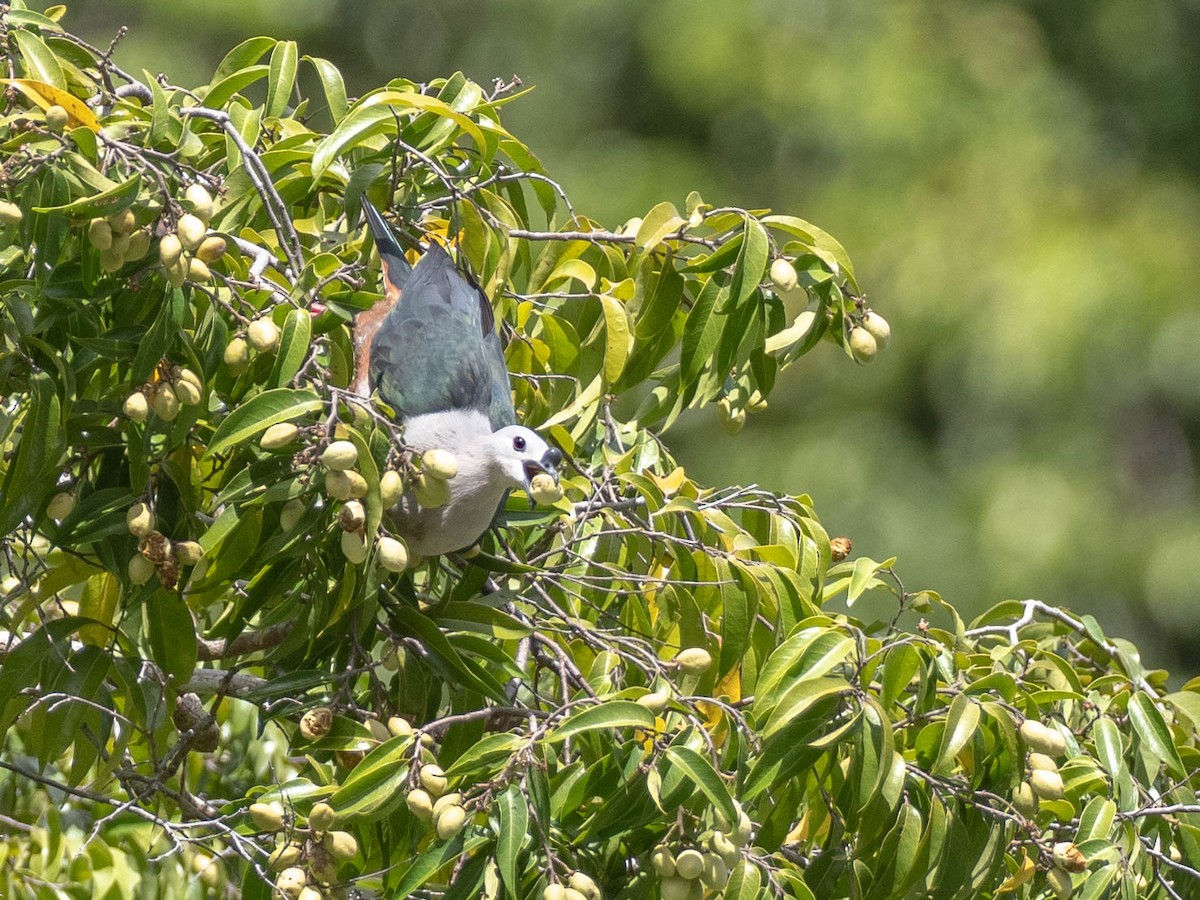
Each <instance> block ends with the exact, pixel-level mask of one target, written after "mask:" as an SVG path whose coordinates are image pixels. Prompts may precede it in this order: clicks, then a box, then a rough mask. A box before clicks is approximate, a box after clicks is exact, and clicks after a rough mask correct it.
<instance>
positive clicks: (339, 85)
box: [303, 56, 350, 125]
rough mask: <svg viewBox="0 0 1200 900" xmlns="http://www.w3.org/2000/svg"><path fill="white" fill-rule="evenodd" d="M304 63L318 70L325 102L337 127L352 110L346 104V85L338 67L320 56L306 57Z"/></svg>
mask: <svg viewBox="0 0 1200 900" xmlns="http://www.w3.org/2000/svg"><path fill="white" fill-rule="evenodd" d="M303 59H304V61H305V62H307V63H308V64H309V65H311V66H312V67H313V68H314V69H316V72H317V77H318V78H320V79H321V87H322V89H324V91H325V102H326V103H327V104H328V105H329V114H330V116H332V117H333V122H334V124H335V125H336V124H337V123H338V122H340V121H341V120H342V119H343V118H344V117H345V115H346V111H347V110H348V109H349V108H350V106H349V104H348V103H347V102H346V84H345V82H344V81H343V80H342V73H341V72H339V71H338V68H337V66H335V65H334V64H333V63H331V62H330V61H329V60H327V59H321V57H319V56H305V57H303Z"/></svg>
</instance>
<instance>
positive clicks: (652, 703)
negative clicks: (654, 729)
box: [634, 690, 671, 875]
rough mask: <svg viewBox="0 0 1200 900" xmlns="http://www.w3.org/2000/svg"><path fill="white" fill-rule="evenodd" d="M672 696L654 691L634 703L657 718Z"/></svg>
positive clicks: (660, 691)
mask: <svg viewBox="0 0 1200 900" xmlns="http://www.w3.org/2000/svg"><path fill="white" fill-rule="evenodd" d="M670 699H671V695H670V694H669V693H667V692H666V691H662V690H659V691H652V692H651V693H649V694H642V696H640V697H638V698H637V700H635V701H634V703H636V704H637V705H638V706H641V707H644V708H646V709H648V710H650V712H652V713H654V714H655V715H656V716H657V715H658V714H659V713H661V712H662V711H663V710H664V709H666V708H667V703H668V702H669V701H670ZM659 874H660V875H661V874H662V873H661V872H660V873H659Z"/></svg>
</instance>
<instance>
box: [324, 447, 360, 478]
mask: <svg viewBox="0 0 1200 900" xmlns="http://www.w3.org/2000/svg"><path fill="white" fill-rule="evenodd" d="M357 462H358V448H357V447H355V446H354V444H353V443H351V442H350V441H334V442H333V443H332V444H330V445H329V446H328V447H326V448H325V451H324V452H323V453H322V454H321V465H323V466H324V467H325V468H327V469H332V470H334V471H338V472H341V471H344V470H346V469H352V468H354V464H355V463H357Z"/></svg>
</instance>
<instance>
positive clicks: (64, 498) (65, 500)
mask: <svg viewBox="0 0 1200 900" xmlns="http://www.w3.org/2000/svg"><path fill="white" fill-rule="evenodd" d="M74 508H75V496H74V495H73V494H71V493H70V492H68V491H60V492H59V493H57V494H55V495H54V496H53V497H51V498H50V502H49V503H48V504H46V515H48V516H49V517H50V518H52V519H54V520H55V521H56V522H61V521H62V520H63V519H65V518H66V517H67V516H69V515H70V514H71V510H73V509H74Z"/></svg>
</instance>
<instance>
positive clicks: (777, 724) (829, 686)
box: [763, 678, 851, 738]
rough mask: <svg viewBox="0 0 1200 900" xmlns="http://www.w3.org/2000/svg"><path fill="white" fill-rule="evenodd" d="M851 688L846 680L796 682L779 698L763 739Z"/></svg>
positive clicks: (827, 679) (828, 679)
mask: <svg viewBox="0 0 1200 900" xmlns="http://www.w3.org/2000/svg"><path fill="white" fill-rule="evenodd" d="M850 688H851V685H850V682H848V681H846V679H845V678H802V679H800V680H798V681H796V682H794V683H793V684H792V685H791V686H790V687H789V688H788V689H787V690H786V691H785V692H784V694H783V696H782V697H780V698H779V703H777V704H776V706H775V709H774V711H773V712H772V713H771V715H770V717H769V718H768V719H767V723H766V726H765V727H764V728H763V737H764V738H766V737H770V736H771V735H773V734H775V732H777V731H779V730H780V729H781V728H784V727H785V726H787V725H788V724H789V723H791V722H792V721H794V720H795V719H797V718H798V717H800V716H801V715H803V713H804V712H805V710H807V709H809V708H810V707H811V706H812V705H813V704H814V703H817V702H819V701H820V700H822V699H824V698H825V697H832V696H834V695H836V694H844V693H846V692H848V691H849V690H850Z"/></svg>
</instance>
